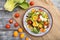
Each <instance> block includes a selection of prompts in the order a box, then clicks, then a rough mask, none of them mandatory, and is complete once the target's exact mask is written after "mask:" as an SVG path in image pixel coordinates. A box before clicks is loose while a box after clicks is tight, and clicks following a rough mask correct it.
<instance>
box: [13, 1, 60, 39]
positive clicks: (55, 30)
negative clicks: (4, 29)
mask: <svg viewBox="0 0 60 40" xmlns="http://www.w3.org/2000/svg"><path fill="white" fill-rule="evenodd" d="M30 1H34V2H35V5H34V6H42V7H44V8H46V9H47V10H49V11H50V13H51V15H52V17H53V26H52V29H51V30H50V32H49V33H48V34H46V35H45V36H42V37H33V36H31V35H29V34H28V33H27V32H26V31H25V32H26V34H28V36H30V38H31V39H32V40H60V31H59V30H60V21H59V20H60V19H59V17H60V12H59V10H58V9H57V8H56V7H55V6H54V5H53V3H52V2H51V1H50V0H49V1H44V0H30ZM25 11H26V10H19V11H18V12H19V13H20V18H18V19H16V18H14V16H13V18H14V19H15V20H16V21H17V22H18V23H19V24H20V26H21V27H23V25H22V19H23V15H24V13H25Z"/></svg>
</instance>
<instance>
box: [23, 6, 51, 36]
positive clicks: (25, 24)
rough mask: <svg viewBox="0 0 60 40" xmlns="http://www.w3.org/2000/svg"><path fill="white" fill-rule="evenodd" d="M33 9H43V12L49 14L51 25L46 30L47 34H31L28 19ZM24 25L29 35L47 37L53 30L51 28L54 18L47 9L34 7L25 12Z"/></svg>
mask: <svg viewBox="0 0 60 40" xmlns="http://www.w3.org/2000/svg"><path fill="white" fill-rule="evenodd" d="M32 8H35V9H42V10H44V11H45V12H46V13H47V14H48V17H49V20H50V21H49V22H50V24H49V28H48V29H47V30H46V32H44V33H39V34H35V33H33V32H31V30H30V29H29V28H28V27H27V23H26V18H27V15H28V13H29V12H30V11H31V10H32ZM23 25H24V28H25V29H26V31H27V32H28V33H29V34H31V35H33V36H43V35H45V34H46V33H47V32H48V31H49V30H50V29H51V27H52V16H51V14H50V12H49V11H48V10H47V9H45V8H43V7H41V6H34V7H31V8H29V9H28V10H27V11H26V12H25V15H24V18H23Z"/></svg>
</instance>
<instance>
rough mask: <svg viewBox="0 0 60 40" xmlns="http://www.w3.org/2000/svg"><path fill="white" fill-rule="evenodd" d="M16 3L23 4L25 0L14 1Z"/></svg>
mask: <svg viewBox="0 0 60 40" xmlns="http://www.w3.org/2000/svg"><path fill="white" fill-rule="evenodd" d="M14 1H15V2H17V3H23V2H24V1H25V0H14Z"/></svg>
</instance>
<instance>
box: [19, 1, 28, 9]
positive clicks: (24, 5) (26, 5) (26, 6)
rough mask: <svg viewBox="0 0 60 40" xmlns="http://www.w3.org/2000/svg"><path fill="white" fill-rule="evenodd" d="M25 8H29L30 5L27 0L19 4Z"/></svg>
mask: <svg viewBox="0 0 60 40" xmlns="http://www.w3.org/2000/svg"><path fill="white" fill-rule="evenodd" d="M19 6H20V7H21V8H23V9H27V8H28V7H29V4H28V3H27V2H23V3H22V4H20V5H19Z"/></svg>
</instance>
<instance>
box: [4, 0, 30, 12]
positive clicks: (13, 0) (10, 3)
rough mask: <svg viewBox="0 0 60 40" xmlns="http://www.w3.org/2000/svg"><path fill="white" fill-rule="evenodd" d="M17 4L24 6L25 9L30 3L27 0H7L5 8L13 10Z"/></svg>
mask: <svg viewBox="0 0 60 40" xmlns="http://www.w3.org/2000/svg"><path fill="white" fill-rule="evenodd" d="M17 6H20V7H22V8H23V9H27V8H28V7H29V4H28V3H27V2H26V1H25V0H7V1H6V3H5V5H4V8H5V10H8V11H13V9H14V8H15V7H17Z"/></svg>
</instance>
